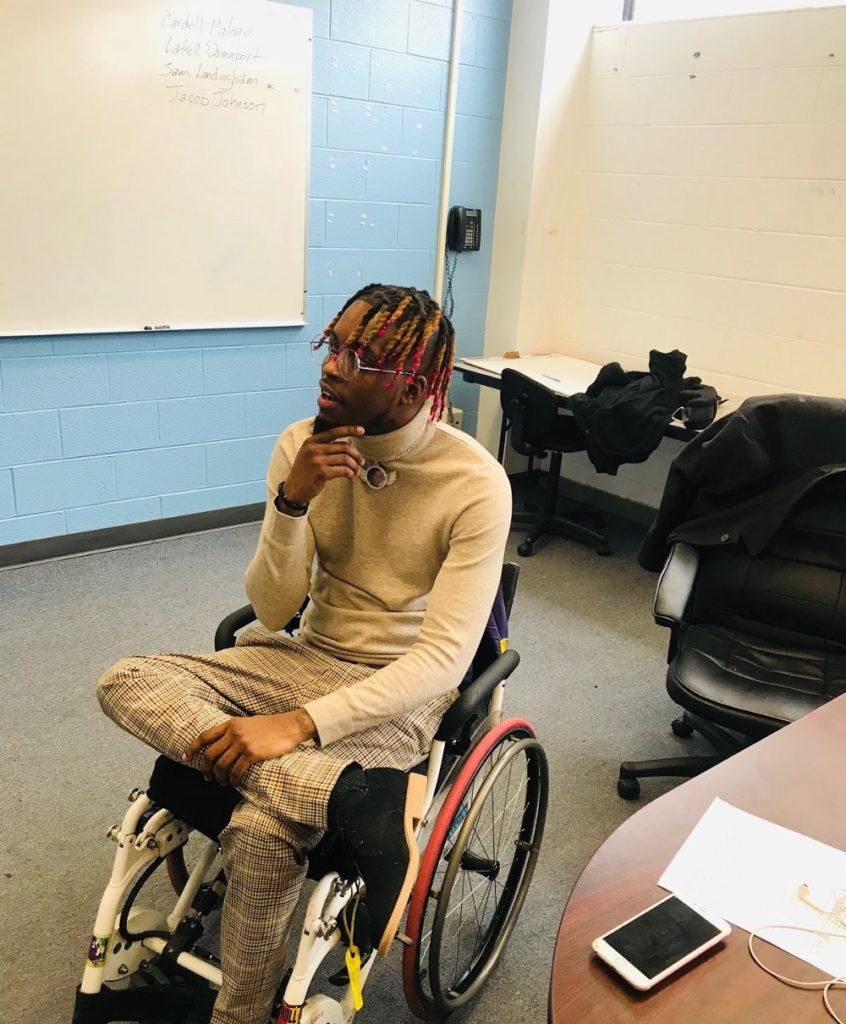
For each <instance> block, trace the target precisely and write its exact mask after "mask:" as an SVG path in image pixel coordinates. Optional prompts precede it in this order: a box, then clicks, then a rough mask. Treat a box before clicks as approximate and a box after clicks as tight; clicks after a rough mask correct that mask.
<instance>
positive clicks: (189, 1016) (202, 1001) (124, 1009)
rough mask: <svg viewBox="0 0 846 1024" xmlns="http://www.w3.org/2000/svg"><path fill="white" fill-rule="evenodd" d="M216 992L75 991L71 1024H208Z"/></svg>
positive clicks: (169, 988)
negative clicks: (131, 1023) (136, 1023)
mask: <svg viewBox="0 0 846 1024" xmlns="http://www.w3.org/2000/svg"><path fill="white" fill-rule="evenodd" d="M216 997H217V992H216V991H215V990H214V989H211V988H199V987H197V986H189V985H155V986H152V987H150V988H139V989H135V988H124V989H119V990H114V989H110V988H106V987H105V986H103V988H101V989H100V991H99V992H95V993H89V992H80V991H79V989H77V990H76V1000H75V1002H74V1008H73V1024H111V1022H112V1021H127V1020H156V1021H162V1022H163V1024H164V1022H168V1024H208V1022H209V1018H210V1017H211V1012H212V1007H213V1006H214V1001H215V998H216Z"/></svg>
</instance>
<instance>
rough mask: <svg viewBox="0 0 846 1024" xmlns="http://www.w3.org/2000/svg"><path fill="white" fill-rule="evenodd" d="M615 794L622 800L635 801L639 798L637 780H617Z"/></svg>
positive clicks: (621, 778)
mask: <svg viewBox="0 0 846 1024" xmlns="http://www.w3.org/2000/svg"><path fill="white" fill-rule="evenodd" d="M617 792H618V793H619V794H620V796H621V797H622V798H623V799H624V800H635V799H636V798H637V797H639V796H640V783H639V782H638V780H637V779H624V778H623V777H622V776H620V778H619V779H617Z"/></svg>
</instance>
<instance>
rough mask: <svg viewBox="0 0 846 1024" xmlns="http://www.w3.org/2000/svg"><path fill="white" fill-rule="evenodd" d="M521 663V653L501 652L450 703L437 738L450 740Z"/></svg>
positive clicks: (436, 735)
mask: <svg viewBox="0 0 846 1024" xmlns="http://www.w3.org/2000/svg"><path fill="white" fill-rule="evenodd" d="M519 664H520V655H519V654H518V653H517V652H516V651H506V652H505V653H504V654H500V656H499V657H498V658H497V659H496V660H495V661H493V662H492V663H491V664H490V665H488V667H487V668H486V669H485V670H484V672H481V673H480V674H479V676H478V678H476V679H474V680H473V682H472V683H471V684H470V685H469V686H468V687H467V689H466V690H464V691H462V693H461V694H460V695H459V696H458V697H457V698H456V699H455V701H454V702H453V703H452V704H451V705H450V707H449V708H448V709H447V712H446V714H445V715H444V717H443V718H442V719H441V724H440V727H439V728H438V731H437V732H436V733H435V739H436V740H448V739H449V738H450V736H452V735H453V733H455V732H456V731H457V730H458V729H459V728H460V727H461V725H462V723H463V722H464V721H465V719H467V718H468V717H469V715H470V713H471V712H472V711H473V709H474V708H475V707H476V705H477V704H479V703H480V702H481V701H483V700H484V699H485V698H486V697H488V696H489V695H490V694H491V692H492V691H493V689H494V687H496V686H497V684H498V683H501V682H502V681H503V679H507V678H508V677H509V676H510V675H511V673H512V672H513V671H514V669H515V668H517V666H518V665H519Z"/></svg>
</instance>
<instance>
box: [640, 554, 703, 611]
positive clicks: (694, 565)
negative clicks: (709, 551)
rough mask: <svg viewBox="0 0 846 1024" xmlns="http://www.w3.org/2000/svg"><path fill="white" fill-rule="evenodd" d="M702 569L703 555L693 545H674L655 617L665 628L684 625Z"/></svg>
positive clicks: (659, 589)
mask: <svg viewBox="0 0 846 1024" xmlns="http://www.w3.org/2000/svg"><path fill="white" fill-rule="evenodd" d="M698 568H699V552H698V551H697V549H696V548H694V547H692V546H691V545H690V544H674V545H673V547H672V548H671V549H670V553H669V555H667V561H666V562H665V563H664V568H663V569H662V570H661V576H660V578H659V580H658V587H657V588H656V590H655V600H654V602H653V604H652V614H653V616H654V618H655V621H656V622H657V623H658V624H659V625H661V626H674V625H677V624H679V623H681V622H683V621H684V613H685V609H686V608H687V602H688V601H689V600H690V595H691V593H692V592H693V584H694V582H695V581H696V573H697V570H698Z"/></svg>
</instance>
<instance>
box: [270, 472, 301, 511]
mask: <svg viewBox="0 0 846 1024" xmlns="http://www.w3.org/2000/svg"><path fill="white" fill-rule="evenodd" d="M276 500H277V502H282V504H283V505H284V506H285V507H286V508H289V509H291V510H292V511H293V512H306V511H308V502H307V501H291V499H290V498H287V497H285V481H284V480H283V481H282V483H281V484H280V485H279V490H278V491H277V494H276ZM276 507H277V509H278V508H279V506H278V504H277V506H276ZM279 511H281V509H280V510H279Z"/></svg>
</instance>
